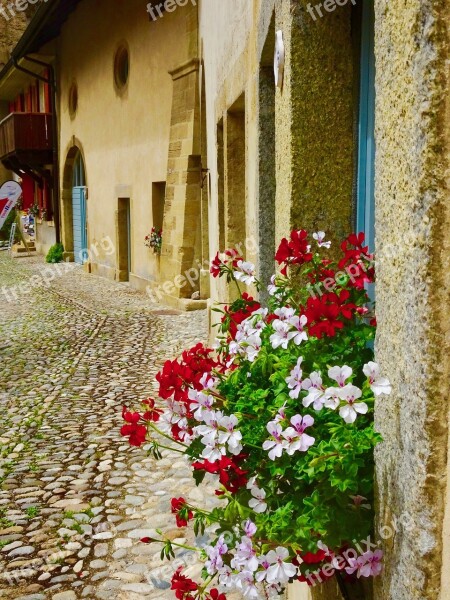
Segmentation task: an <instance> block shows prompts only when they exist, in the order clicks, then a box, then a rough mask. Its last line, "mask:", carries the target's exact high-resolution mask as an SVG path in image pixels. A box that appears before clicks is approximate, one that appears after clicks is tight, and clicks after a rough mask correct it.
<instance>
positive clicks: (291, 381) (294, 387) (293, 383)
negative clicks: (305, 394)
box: [286, 356, 303, 400]
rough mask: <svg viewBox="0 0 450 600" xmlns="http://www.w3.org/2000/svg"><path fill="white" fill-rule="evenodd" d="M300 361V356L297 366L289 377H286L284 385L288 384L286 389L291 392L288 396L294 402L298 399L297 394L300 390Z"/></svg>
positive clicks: (301, 372) (301, 358)
mask: <svg viewBox="0 0 450 600" xmlns="http://www.w3.org/2000/svg"><path fill="white" fill-rule="evenodd" d="M302 361H303V357H302V356H300V357H299V358H298V360H297V364H296V365H295V367H294V368H293V369H292V371H291V374H290V375H289V377H286V383H287V384H288V388H289V389H290V390H291V391H290V392H289V396H290V397H291V398H293V399H295V400H296V399H297V398H298V397H299V394H300V392H301V390H302V375H303V371H302V369H301V364H302Z"/></svg>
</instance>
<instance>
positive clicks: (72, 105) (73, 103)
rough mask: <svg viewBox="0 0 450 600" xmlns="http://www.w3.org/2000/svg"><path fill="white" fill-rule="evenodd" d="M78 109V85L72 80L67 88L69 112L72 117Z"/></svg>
mask: <svg viewBox="0 0 450 600" xmlns="http://www.w3.org/2000/svg"><path fill="white" fill-rule="evenodd" d="M77 109H78V86H77V84H76V83H75V82H74V83H72V85H71V86H70V90H69V114H70V117H71V118H72V119H73V118H74V116H75V114H76V112H77Z"/></svg>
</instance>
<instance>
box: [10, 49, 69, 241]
mask: <svg viewBox="0 0 450 600" xmlns="http://www.w3.org/2000/svg"><path fill="white" fill-rule="evenodd" d="M24 58H25V59H26V60H28V61H30V62H32V63H35V64H37V65H40V66H42V67H45V68H46V69H48V70H49V74H50V77H49V79H46V78H45V77H42V75H37V74H36V73H33V71H30V70H29V69H26V68H25V67H22V66H21V65H19V63H18V61H17V58H15V57H13V59H12V60H13V64H14V66H15V68H16V69H17V70H18V71H22V72H23V73H26V74H27V75H31V76H32V77H33V78H34V79H38V80H39V81H43V82H44V83H48V84H49V85H50V88H51V90H52V130H53V132H52V136H53V144H52V145H53V199H54V202H53V209H54V214H53V220H54V222H55V234H56V243H58V244H59V243H60V242H61V223H60V211H59V193H60V186H59V143H58V141H59V140H58V116H57V114H56V77H55V69H54V68H53V66H52V65H50V64H48V63H46V62H43V61H41V60H38V59H37V58H31V57H30V56H24Z"/></svg>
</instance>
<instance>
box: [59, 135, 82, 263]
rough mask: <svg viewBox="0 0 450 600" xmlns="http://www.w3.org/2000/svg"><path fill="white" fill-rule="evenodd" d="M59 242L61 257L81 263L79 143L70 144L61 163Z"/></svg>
mask: <svg viewBox="0 0 450 600" xmlns="http://www.w3.org/2000/svg"><path fill="white" fill-rule="evenodd" d="M62 223H63V228H62V241H63V245H64V251H65V259H66V260H67V259H68V260H74V261H75V262H77V263H80V264H82V263H83V262H85V260H86V254H87V252H86V251H87V245H88V240H87V211H86V169H85V164H84V160H83V154H82V151H81V149H80V147H79V146H72V147H71V148H70V150H69V151H68V153H67V158H66V162H65V165H64V175H63V186H62Z"/></svg>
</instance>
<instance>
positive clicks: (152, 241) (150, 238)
mask: <svg viewBox="0 0 450 600" xmlns="http://www.w3.org/2000/svg"><path fill="white" fill-rule="evenodd" d="M144 243H145V245H146V246H147V248H152V249H153V252H154V253H155V254H161V247H162V229H158V228H157V227H152V230H151V232H150V234H149V235H146V236H145V242H144Z"/></svg>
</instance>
